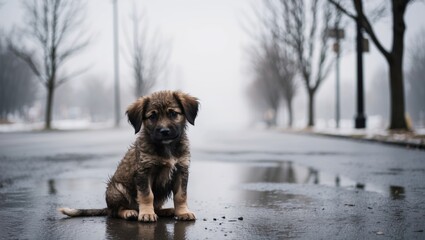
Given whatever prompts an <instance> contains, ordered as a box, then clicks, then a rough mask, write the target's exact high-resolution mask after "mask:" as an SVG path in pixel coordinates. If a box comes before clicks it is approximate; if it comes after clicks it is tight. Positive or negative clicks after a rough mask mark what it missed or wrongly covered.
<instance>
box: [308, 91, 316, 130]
mask: <svg viewBox="0 0 425 240" xmlns="http://www.w3.org/2000/svg"><path fill="white" fill-rule="evenodd" d="M313 126H314V91H312V90H309V91H308V124H307V127H313Z"/></svg>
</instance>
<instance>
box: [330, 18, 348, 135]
mask: <svg viewBox="0 0 425 240" xmlns="http://www.w3.org/2000/svg"><path fill="white" fill-rule="evenodd" d="M328 35H329V37H331V38H335V43H334V45H333V51H334V52H335V54H336V61H335V68H336V71H335V72H336V78H335V125H336V128H339V120H340V111H339V110H340V91H339V57H340V52H341V46H340V43H339V40H340V39H344V37H345V32H344V29H340V28H339V27H338V22H336V23H335V28H332V29H329V32H328Z"/></svg>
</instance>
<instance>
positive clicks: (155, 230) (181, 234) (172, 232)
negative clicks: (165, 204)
mask: <svg viewBox="0 0 425 240" xmlns="http://www.w3.org/2000/svg"><path fill="white" fill-rule="evenodd" d="M193 225H194V222H182V221H175V220H173V219H172V218H168V219H167V218H161V219H159V220H158V222H155V223H147V224H146V223H144V224H141V223H139V222H137V221H123V220H122V219H114V218H107V220H106V239H187V236H186V231H187V229H188V227H190V226H193Z"/></svg>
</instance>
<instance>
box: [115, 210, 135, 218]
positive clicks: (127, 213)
mask: <svg viewBox="0 0 425 240" xmlns="http://www.w3.org/2000/svg"><path fill="white" fill-rule="evenodd" d="M117 215H118V217H120V218H122V219H125V220H137V217H138V216H139V213H138V212H137V211H136V210H128V209H120V210H118V213H117Z"/></svg>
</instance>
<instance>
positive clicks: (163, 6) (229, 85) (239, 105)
mask: <svg viewBox="0 0 425 240" xmlns="http://www.w3.org/2000/svg"><path fill="white" fill-rule="evenodd" d="M118 2H119V20H120V23H119V26H120V28H121V29H120V49H121V61H120V68H121V74H120V76H121V81H122V84H121V86H122V87H123V88H129V84H130V83H131V75H130V74H131V73H130V71H129V69H128V63H127V61H126V60H125V58H126V54H125V52H126V51H127V47H126V43H125V42H126V40H125V39H126V38H127V37H126V31H125V30H124V29H125V28H129V24H130V14H131V10H132V5H133V1H132V0H119V1H118ZM250 2H252V1H248V0H202V1H201V0H148V1H137V3H138V5H139V6H140V7H141V8H142V9H144V10H143V11H144V12H145V13H146V15H147V19H148V21H149V26H150V28H156V29H157V30H158V32H160V33H161V34H160V35H161V38H162V39H163V40H164V41H165V42H166V43H170V45H171V52H172V54H171V56H170V58H171V59H170V70H169V71H168V74H167V83H161V84H159V85H157V87H156V88H157V89H163V88H168V89H181V90H184V91H187V92H189V93H191V94H192V95H194V96H196V97H198V98H199V99H200V100H201V104H202V107H201V112H200V115H199V119H198V124H199V125H203V126H223V125H226V126H228V127H230V128H239V127H240V126H246V125H247V124H248V123H249V105H248V101H246V94H245V92H246V91H245V89H246V85H247V83H249V81H250V77H249V75H248V74H247V71H246V65H247V61H248V59H247V55H246V53H245V48H246V47H247V45H248V44H249V43H250V42H251V39H250V37H249V36H248V35H247V34H246V32H245V31H244V30H243V29H242V27H241V26H242V23H243V22H244V19H246V13H247V12H249V9H250ZM254 2H255V1H254ZM424 5H425V4H423V3H415V4H414V5H412V6H410V7H409V8H408V10H407V14H406V23H407V32H406V38H405V40H406V43H407V44H408V43H409V42H411V41H414V39H412V38H413V36H414V35H415V34H416V33H418V32H419V30H420V29H421V28H424V25H425V17H424V13H425V6H424ZM87 7H88V8H87V12H86V16H87V26H84V27H85V28H86V29H87V30H88V32H89V33H90V35H91V36H92V39H93V40H92V44H91V45H90V46H89V48H88V49H87V51H85V52H84V53H83V54H81V55H79V56H77V57H76V58H75V59H74V61H71V62H70V63H69V65H68V66H67V68H73V67H79V66H84V65H90V66H92V67H91V68H90V70H89V72H87V73H86V76H97V77H100V78H102V79H104V81H105V82H107V83H108V84H112V83H113V58H112V56H113V55H112V54H113V52H112V1H111V0H90V1H88V6H87ZM22 17H23V16H22V13H21V10H20V1H16V0H3V6H2V7H1V8H0V26H1V28H2V29H6V31H8V30H10V29H11V28H12V26H14V24H20V23H21V21H22ZM353 27H354V25H353V24H350V25H348V28H351V29H352V28H353ZM375 28H376V30H377V33H378V35H379V38H380V39H381V40H382V41H383V42H384V45H385V46H387V47H389V46H390V43H391V42H390V39H391V32H390V29H391V21H390V19H389V18H386V19H384V20H382V21H380V22H379V23H378V24H376V25H375ZM129 30H130V29H129ZM129 30H128V31H129ZM128 31H127V32H128ZM347 31H350V29H347ZM348 35H349V36H350V34H348ZM352 36H354V35H353V34H351V37H352ZM352 42H353V43H354V41H352ZM372 45H373V44H371V46H372ZM351 49H354V47H353V46H351ZM406 60H408V58H407V55H406ZM364 61H365V79H366V81H370V78H372V77H374V73H376V72H377V71H378V69H382V68H385V69H386V67H387V64H386V62H385V60H384V59H383V57H382V56H381V55H380V54H379V53H378V51H377V49H375V48H374V47H373V46H372V47H371V52H370V53H368V54H366V56H365V58H364ZM406 62H408V61H406ZM375 75H376V74H375ZM355 77H356V75H355V55H354V53H353V52H351V53H350V52H349V53H347V54H346V55H344V57H343V59H342V62H341V80H342V82H343V84H345V83H347V84H349V83H350V82H351V84H352V82H353V81H354V80H355ZM80 82H81V81H80ZM80 82H78V81H76V82H75V83H73V84H81V83H80ZM367 85H368V83H366V86H367ZM353 91H354V89H353ZM300 92H301V94H300V95H299V96H298V97H297V98H296V103H295V105H296V106H299V107H304V105H305V99H304V98H305V96H304V94H303V93H302V92H303V89H301V91H300ZM333 92H334V73H331V75H330V77H329V78H328V79H327V80H326V82H325V83H324V85H323V86H322V87H321V88H320V92H319V95H318V96H317V98H316V99H317V101H318V102H317V104H316V106H318V107H320V106H321V105H323V104H325V105H326V104H327V105H329V103H330V102H332V101H333V98H332V97H333V94H334V93H333ZM342 94H344V93H342ZM111 97H112V96H111ZM125 104H127V103H125ZM350 104H351V106H352V108H353V111H354V105H353V104H352V103H350ZM343 107H344V106H343ZM347 107H349V106H347ZM297 115H298V116H299V117H300V118H303V117H305V111H304V110H302V111H297ZM319 115H320V114H319ZM353 115H354V112H353Z"/></svg>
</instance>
